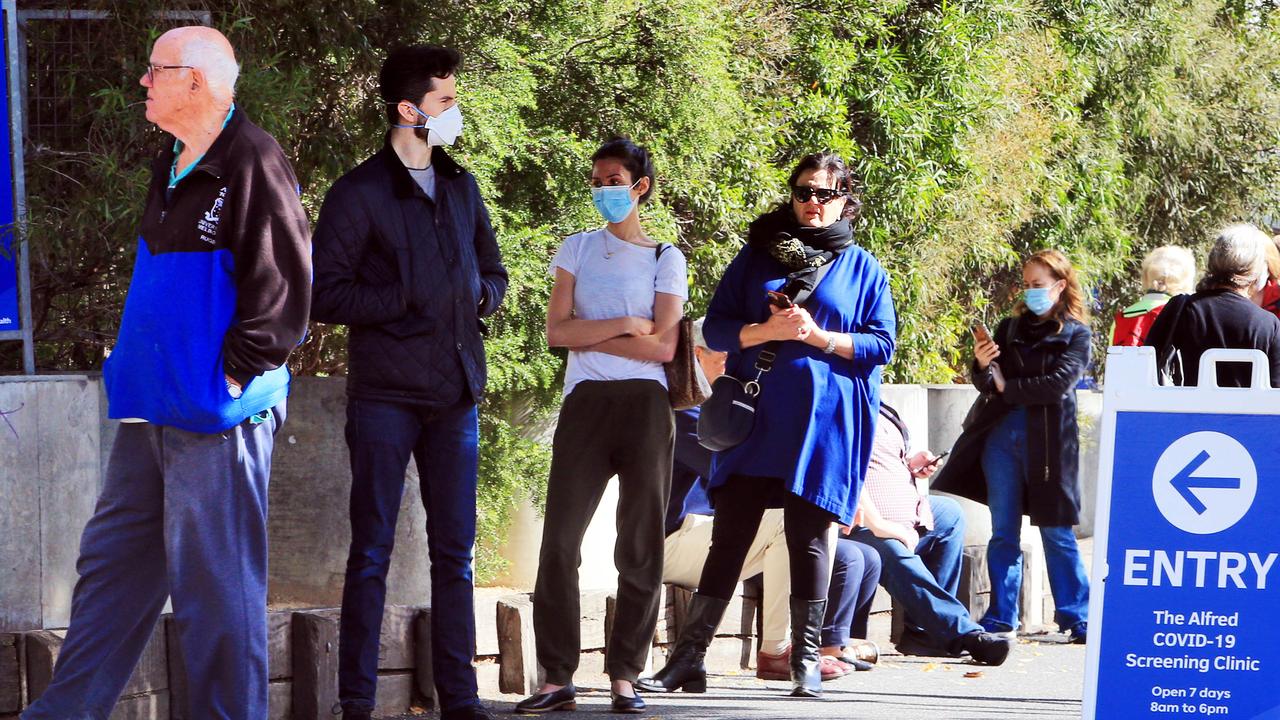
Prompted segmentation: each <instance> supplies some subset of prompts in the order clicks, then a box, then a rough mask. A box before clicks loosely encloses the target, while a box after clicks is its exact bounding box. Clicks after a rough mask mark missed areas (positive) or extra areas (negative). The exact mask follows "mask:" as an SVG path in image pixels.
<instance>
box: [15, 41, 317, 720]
mask: <svg viewBox="0 0 1280 720" xmlns="http://www.w3.org/2000/svg"><path fill="white" fill-rule="evenodd" d="M238 73H239V66H238V65H237V64H236V60H235V53H234V51H233V50H232V48H231V45H230V43H228V42H227V39H226V38H225V37H223V36H222V34H221V33H219V32H218V31H216V30H213V29H210V28H205V27H184V28H178V29H176V30H171V31H169V32H167V33H165V34H164V35H162V36H161V37H160V38H159V39H158V40H157V41H156V43H155V46H154V48H153V49H152V52H151V57H150V59H149V60H148V64H147V68H146V70H145V72H144V73H143V74H142V77H141V78H140V79H139V82H141V84H142V85H143V87H145V88H146V89H147V100H146V117H147V120H149V121H150V122H151V123H153V124H155V125H156V126H158V127H159V128H160V129H161V130H164V131H165V132H167V133H170V134H172V135H173V136H174V138H175V139H174V140H173V141H172V143H169V142H166V144H165V146H164V147H163V148H162V149H161V151H160V153H159V155H158V156H157V157H156V159H155V161H154V163H153V165H152V176H151V182H150V184H149V187H148V193H147V200H146V209H145V210H144V211H143V214H142V220H141V228H140V231H139V238H138V247H137V259H136V261H135V264H134V270H133V279H132V281H131V283H130V286H129V295H128V298H127V299H126V301H125V309H124V317H123V319H122V320H121V323H120V334H119V337H118V338H117V340H116V344H115V347H114V348H113V349H112V352H111V356H110V358H109V359H108V360H107V364H106V366H105V367H104V369H103V377H104V380H105V382H106V386H107V400H108V404H109V415H110V417H112V418H115V419H118V420H120V421H121V424H120V428H119V430H118V432H117V434H116V438H115V443H114V445H113V447H112V450H111V457H110V461H109V464H108V467H107V472H106V477H105V479H104V481H103V486H102V490H101V494H100V496H99V498H98V503H97V508H96V510H95V511H94V515H93V517H92V519H90V521H89V523H88V525H87V526H86V527H85V530H84V535H83V537H82V538H81V545H80V559H79V562H78V564H77V569H78V570H79V573H80V579H79V581H78V582H77V583H76V588H75V595H74V598H73V600H72V609H71V627H70V629H69V630H68V631H67V638H66V642H65V644H64V645H63V647H62V650H61V654H60V656H59V658H58V662H57V667H56V668H55V671H54V676H53V681H52V683H51V684H50V685H49V687H48V689H47V690H46V691H45V692H44V693H43V694H42V695H41V696H40V698H39V699H38V700H36V701H35V703H34V704H33V705H32V706H31V707H30V708H29V709H28V710H27V711H26V712H25V713H24V714H23V715H22V717H23V718H24V719H25V720H45V719H54V718H57V719H60V720H61V719H69V718H87V717H94V718H105V717H107V716H108V715H110V714H111V712H112V708H113V706H114V705H115V703H116V700H117V698H118V697H119V695H120V693H121V691H122V690H123V688H124V686H125V684H126V682H127V681H128V680H129V676H130V674H131V673H132V672H133V668H134V666H135V665H136V664H137V662H138V658H139V656H140V655H141V653H142V650H143V648H144V647H145V645H146V643H147V641H148V639H149V638H150V637H151V635H152V632H153V630H154V628H155V625H156V621H157V619H158V618H159V616H160V612H161V611H162V610H163V609H164V606H165V602H166V600H168V599H169V598H170V597H171V598H172V600H173V610H174V616H175V618H176V621H177V627H178V636H179V639H180V642H179V645H180V647H181V652H182V657H183V662H184V663H185V666H186V670H187V680H188V687H189V697H190V704H191V707H190V708H185V710H187V712H188V714H187V715H186V717H190V718H243V719H244V720H260V719H261V718H265V717H267V712H268V711H267V627H266V610H267V576H266V575H267V514H266V513H267V479H268V475H269V474H270V468H271V451H272V447H273V437H274V435H275V432H276V430H277V429H278V428H279V427H280V424H281V423H282V422H283V421H284V414H285V397H286V396H287V395H288V393H289V371H288V369H287V368H286V367H285V360H286V359H287V358H288V356H289V353H290V351H291V350H292V349H293V348H294V347H296V346H297V345H298V343H299V342H300V341H301V340H302V337H303V335H304V333H305V331H306V323H307V314H308V310H309V306H310V291H311V260H310V257H311V248H310V230H309V228H308V225H307V217H306V214H305V212H304V211H303V209H302V205H301V203H300V202H299V200H298V181H297V178H296V177H295V176H294V173H293V169H292V168H291V167H290V165H289V161H288V160H287V159H286V158H285V156H284V153H283V152H281V150H280V146H279V145H277V144H276V141H275V140H273V139H272V138H271V136H270V135H268V134H267V133H265V132H263V131H262V130H261V129H259V128H258V127H257V126H255V125H254V124H253V123H251V122H250V121H249V120H248V118H247V117H245V114H244V112H243V111H242V110H241V109H240V108H238V107H236V106H235V104H234V102H233V100H234V88H235V81H236V76H237V74H238ZM172 650H173V649H172V648H171V651H172Z"/></svg>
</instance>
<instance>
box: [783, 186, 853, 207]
mask: <svg viewBox="0 0 1280 720" xmlns="http://www.w3.org/2000/svg"><path fill="white" fill-rule="evenodd" d="M791 195H792V197H794V198H795V199H796V200H798V201H800V202H802V203H806V202H809V200H810V199H811V198H817V200H818V203H819V204H820V205H826V204H827V203H829V202H831V201H832V200H835V199H836V198H838V197H844V193H843V192H842V191H840V190H832V189H831V188H812V187H808V186H806V185H792V186H791Z"/></svg>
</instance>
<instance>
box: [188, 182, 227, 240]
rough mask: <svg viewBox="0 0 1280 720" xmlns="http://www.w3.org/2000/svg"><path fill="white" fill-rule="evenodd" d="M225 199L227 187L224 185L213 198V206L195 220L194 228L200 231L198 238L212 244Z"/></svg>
mask: <svg viewBox="0 0 1280 720" xmlns="http://www.w3.org/2000/svg"><path fill="white" fill-rule="evenodd" d="M226 201H227V188H226V187H225V186H224V187H223V188H222V189H221V190H219V191H218V197H216V198H214V201H213V207H211V208H209V209H208V210H207V211H205V214H204V216H203V217H201V218H200V220H199V221H197V222H196V229H197V230H199V231H200V239H201V240H203V241H205V242H207V243H209V244H210V245H214V244H216V243H217V240H215V239H214V236H216V235H217V234H218V221H219V220H221V216H222V205H223V203H225V202H226Z"/></svg>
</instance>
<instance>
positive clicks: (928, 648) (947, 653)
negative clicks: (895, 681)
mask: <svg viewBox="0 0 1280 720" xmlns="http://www.w3.org/2000/svg"><path fill="white" fill-rule="evenodd" d="M894 647H896V648H897V649H898V652H900V653H902V654H903V655H917V656H920V657H945V658H958V657H960V656H961V655H962V654H963V653H962V652H961V651H960V650H955V651H952V650H948V649H947V648H945V647H942V646H940V645H938V644H936V643H935V642H933V638H931V637H929V636H928V635H926V634H924V633H922V632H920V631H918V630H903V631H902V637H900V638H899V639H898V642H897V644H895V645H894Z"/></svg>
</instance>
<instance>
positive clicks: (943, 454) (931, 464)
mask: <svg viewBox="0 0 1280 720" xmlns="http://www.w3.org/2000/svg"><path fill="white" fill-rule="evenodd" d="M950 454H951V451H950V450H945V451H943V453H942V454H941V455H939V456H938V457H936V458H934V459H932V460H930V461H929V462H927V463H925V464H924V467H933V466H934V465H937V464H938V463H940V462H942V458H944V457H946V456H948V455H950Z"/></svg>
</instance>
